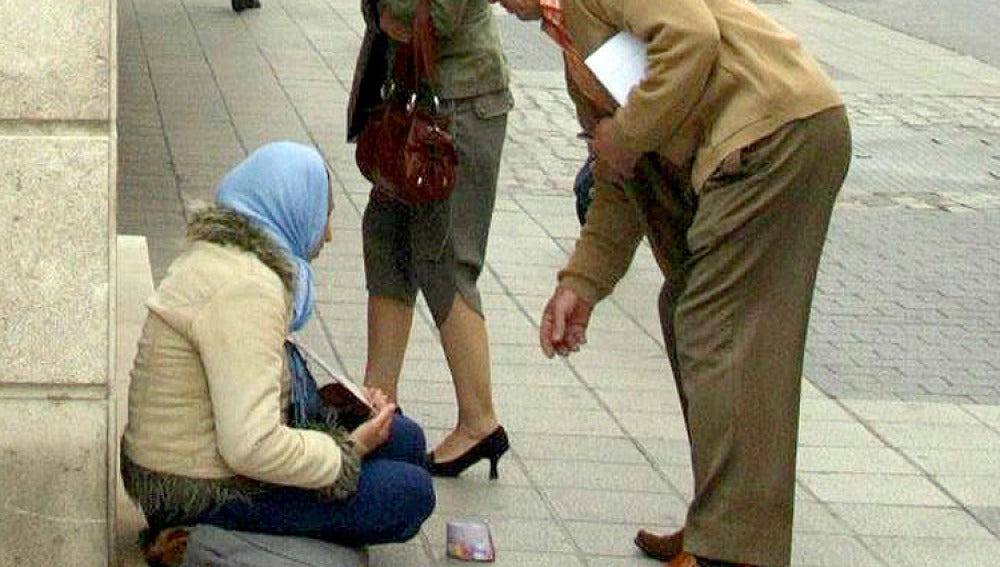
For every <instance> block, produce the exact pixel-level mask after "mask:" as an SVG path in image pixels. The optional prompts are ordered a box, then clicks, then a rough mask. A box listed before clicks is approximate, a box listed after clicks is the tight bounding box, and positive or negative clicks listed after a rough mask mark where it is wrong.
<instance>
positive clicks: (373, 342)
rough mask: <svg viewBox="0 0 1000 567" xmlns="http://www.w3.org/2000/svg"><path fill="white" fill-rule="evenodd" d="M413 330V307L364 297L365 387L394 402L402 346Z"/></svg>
mask: <svg viewBox="0 0 1000 567" xmlns="http://www.w3.org/2000/svg"><path fill="white" fill-rule="evenodd" d="M412 326H413V306H412V305H408V304H406V303H404V302H402V301H400V300H398V299H394V298H392V297H379V296H369V297H368V361H367V363H366V366H365V386H368V387H369V388H378V389H380V390H382V392H384V393H385V395H386V396H388V397H389V399H390V400H392V401H393V402H395V401H396V400H397V399H398V396H397V393H398V392H397V388H398V386H399V376H400V374H401V373H402V371H403V359H404V357H405V356H406V345H407V343H408V342H409V340H410V329H411V327H412Z"/></svg>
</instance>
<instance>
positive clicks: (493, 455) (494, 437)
mask: <svg viewBox="0 0 1000 567" xmlns="http://www.w3.org/2000/svg"><path fill="white" fill-rule="evenodd" d="M509 448H510V441H509V440H508V438H507V432H506V431H504V428H503V426H502V425H497V426H496V427H495V428H494V429H493V430H491V431H490V432H488V433H487V434H486V435H485V436H475V435H471V434H469V433H467V432H465V431H464V430H463V429H461V428H459V429H456V430H455V431H452V432H451V433H450V434H449V435H448V437H445V439H444V441H442V442H441V443H440V444H439V445H438V446H437V447H435V448H434V450H433V451H431V452H430V453H428V454H427V468H428V469H429V470H430V472H431V474H432V475H435V476H451V477H455V476H458V475H460V474H462V472H464V471H465V469H467V468H469V467H471V466H472V465H474V464H476V463H478V462H479V461H481V460H483V459H488V460H489V461H490V479H491V480H493V479H496V478H499V471H498V470H497V463H498V462H499V461H500V457H502V456H503V454H504V453H506V452H507V449H509Z"/></svg>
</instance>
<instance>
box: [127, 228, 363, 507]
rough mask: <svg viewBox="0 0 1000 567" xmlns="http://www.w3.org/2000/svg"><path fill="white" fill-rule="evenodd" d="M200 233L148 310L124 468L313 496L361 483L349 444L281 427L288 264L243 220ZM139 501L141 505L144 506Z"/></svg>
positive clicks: (286, 383)
mask: <svg viewBox="0 0 1000 567" xmlns="http://www.w3.org/2000/svg"><path fill="white" fill-rule="evenodd" d="M199 223H201V225H200V226H199ZM192 226H193V228H192V229H191V230H193V231H194V232H195V233H198V234H200V235H201V236H204V237H205V239H202V240H198V241H196V242H194V243H193V244H192V245H191V247H190V249H189V250H188V251H187V252H186V253H185V254H184V255H182V256H181V257H179V258H178V259H177V260H176V261H175V262H174V263H173V264H172V265H171V266H170V269H169V273H168V274H167V276H166V278H164V280H163V281H162V283H161V284H160V286H159V287H158V289H157V291H156V293H155V294H154V296H153V297H152V298H150V299H149V300H148V301H147V304H146V305H147V307H148V309H149V315H148V317H147V320H146V323H145V326H144V328H143V332H142V337H141V339H140V342H139V349H138V354H137V356H136V359H135V364H134V368H133V370H132V373H131V385H130V388H129V412H128V425H127V426H126V428H125V434H124V438H123V446H122V450H123V455H124V456H125V458H126V461H131V463H134V464H135V465H138V466H139V467H141V469H144V470H145V472H151V473H154V474H157V475H161V476H163V477H165V478H169V477H181V478H187V479H231V478H234V477H241V478H248V479H253V480H256V481H261V482H263V483H269V484H278V485H290V486H297V487H301V488H307V489H330V487H332V486H334V485H335V483H338V481H339V482H341V483H343V482H345V480H346V481H347V482H348V483H349V482H351V481H353V482H354V483H356V481H357V467H358V459H357V456H356V455H355V454H354V453H353V451H352V450H350V449H349V448H348V446H347V445H348V444H346V443H344V441H343V438H340V439H339V443H338V439H336V438H335V437H337V436H336V435H334V434H330V433H328V432H325V431H314V430H300V429H292V428H289V427H288V426H286V425H285V423H284V421H283V418H284V412H283V410H284V408H285V407H286V406H287V404H288V401H289V391H290V374H289V372H288V368H287V363H286V358H285V352H284V347H283V344H284V339H285V336H286V332H287V329H288V325H289V318H290V301H291V299H290V294H289V292H288V284H289V282H290V281H291V275H290V271H289V272H283V270H285V269H286V268H287V266H283V265H282V263H281V262H280V260H276V258H279V257H280V252H278V251H276V250H275V249H271V250H268V249H267V248H268V242H269V241H267V239H266V237H264V236H263V235H262V234H261V233H259V232H257V231H254V230H253V229H251V228H250V227H249V226H247V225H246V223H245V221H243V220H242V217H239V215H235V214H234V213H228V212H225V211H221V212H220V211H216V213H214V216H212V217H210V218H209V219H208V220H207V221H206V220H205V219H204V218H202V219H201V220H199V221H196V222H195V223H194V224H193V225H192ZM213 240H214V241H213ZM228 241H233V242H238V243H241V245H242V246H244V247H247V244H246V243H247V242H250V243H251V245H250V246H249V247H250V248H263V250H259V249H258V250H253V251H251V250H247V249H245V248H240V247H239V246H237V245H228V244H225V243H226V242H228ZM262 258H264V259H265V260H270V261H271V263H272V264H277V267H278V271H276V270H275V265H270V266H269V265H268V264H266V263H265V262H264V261H262ZM345 468H346V469H348V470H347V471H346V472H345ZM132 488H133V490H132V491H130V493H132V492H139V493H142V492H144V491H145V492H151V491H155V490H154V489H157V490H158V489H159V488H157V487H153V488H150V487H148V486H142V485H140V484H138V483H137V484H136V486H133V487H132ZM349 488H350V490H353V486H351V487H349ZM133 496H136V497H138V498H139V500H140V501H142V496H143V495H142V494H138V495H135V494H133ZM165 506H166V507H168V508H169V504H166V505H165ZM196 511H197V510H194V511H190V510H189V512H196Z"/></svg>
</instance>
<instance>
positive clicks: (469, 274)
mask: <svg viewBox="0 0 1000 567" xmlns="http://www.w3.org/2000/svg"><path fill="white" fill-rule="evenodd" d="M417 1H418V0H363V1H362V10H363V12H364V15H365V21H366V23H367V30H366V33H365V38H364V41H363V45H362V48H361V52H360V54H359V57H358V65H357V69H356V71H355V79H354V88H353V90H352V92H351V104H350V109H349V111H348V114H349V116H348V122H349V123H348V140H349V141H354V140H356V139H357V136H358V134H359V133H360V132H361V130H362V128H363V127H364V119H365V114H366V111H367V110H368V109H370V108H371V106H373V105H374V104H376V103H377V102H378V101H379V97H380V95H379V91H380V89H381V87H382V85H383V84H384V83H385V81H386V80H387V79H388V72H387V69H392V68H393V61H394V57H395V54H396V52H397V48H398V46H399V45H400V44H401V43H402V42H405V41H407V40H408V36H409V31H410V29H411V26H412V20H413V13H414V11H415V6H416V4H417ZM430 11H431V19H432V22H433V25H434V32H435V37H436V39H437V72H438V78H439V84H438V85H437V88H438V93H439V94H440V96H441V98H442V99H443V104H444V106H445V108H451V109H453V111H452V121H451V130H452V134H453V135H454V137H455V145H456V149H457V151H458V168H457V173H456V179H455V190H454V192H453V193H452V195H451V197H450V198H448V199H446V200H442V201H437V202H433V203H430V204H427V205H418V206H410V205H405V204H402V203H400V202H397V201H393V200H391V199H388V198H385V197H382V196H380V195H379V192H378V191H374V192H373V193H372V196H371V198H370V199H369V201H368V206H367V207H366V209H365V213H364V221H363V234H364V256H365V277H366V280H367V287H368V362H367V367H366V368H365V385H367V386H369V387H374V388H378V389H380V390H382V391H383V392H385V393H386V394H387V395H388V396H389V398H390V399H391V400H395V399H396V394H397V389H396V387H397V383H398V381H399V376H400V373H401V371H402V366H403V359H404V356H405V354H406V345H407V343H408V341H409V336H410V328H411V326H412V323H413V309H414V303H415V301H416V296H417V292H418V291H420V292H422V293H423V296H424V298H425V300H426V301H427V305H428V307H429V308H430V310H431V313H432V315H433V317H434V322H435V324H436V325H437V328H438V331H439V333H440V337H441V346H442V348H443V349H444V354H445V358H446V359H447V361H448V367H449V369H450V370H451V375H452V381H453V383H454V385H455V396H456V398H457V400H458V423H457V424H456V426H455V429H454V430H453V431H452V432H451V433H450V434H449V435H448V436H447V437H446V438H445V439H444V440H443V441H442V442H441V443H440V444H439V445H438V446H437V447H436V448H435V449H434V450H433V451H432V452H431V453H430V455H429V466H430V470H431V473H432V474H436V475H441V476H457V475H459V474H460V473H461V472H462V471H464V470H465V469H466V468H468V467H469V466H470V465H472V464H474V463H476V462H478V461H479V460H481V459H488V460H489V461H490V463H491V469H490V476H491V478H495V477H496V473H497V469H496V463H497V460H499V458H500V456H501V455H502V454H503V453H504V452H505V451H506V450H507V448H508V442H507V436H506V433H505V432H504V430H503V427H501V426H500V424H499V422H498V420H497V417H496V414H495V412H494V409H493V399H492V392H491V389H490V353H489V343H488V337H487V332H486V322H485V318H484V315H483V308H482V302H481V299H480V295H479V290H478V288H477V287H476V281H477V280H478V279H479V275H480V273H481V272H482V268H483V260H484V257H485V254H486V242H487V237H488V234H489V229H490V220H491V217H492V214H493V205H494V201H495V198H496V185H497V174H498V171H499V168H500V152H501V149H502V147H503V141H504V137H505V136H506V130H507V113H508V112H509V111H510V109H511V107H512V106H513V99H512V97H511V95H510V91H509V90H508V88H507V87H508V72H507V64H506V59H505V58H504V55H503V51H502V47H501V44H500V36H499V33H498V31H497V28H496V23H495V21H494V18H493V13H492V10H491V6H490V4H489V3H488V2H487V1H486V0H430Z"/></svg>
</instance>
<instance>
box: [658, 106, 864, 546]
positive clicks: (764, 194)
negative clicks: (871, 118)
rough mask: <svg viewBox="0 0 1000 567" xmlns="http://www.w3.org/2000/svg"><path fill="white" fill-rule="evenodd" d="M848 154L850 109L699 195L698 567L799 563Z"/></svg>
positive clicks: (686, 376)
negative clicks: (800, 440)
mask: <svg viewBox="0 0 1000 567" xmlns="http://www.w3.org/2000/svg"><path fill="white" fill-rule="evenodd" d="M849 159H850V134H849V131H848V128H847V122H846V116H845V114H844V111H843V109H842V108H838V109H834V110H830V111H826V112H822V113H819V114H817V115H815V116H813V117H810V118H807V119H804V120H799V121H795V122H792V123H790V124H788V125H786V126H785V127H783V128H782V129H780V130H778V131H777V132H776V133H774V134H772V135H771V136H768V137H767V138H765V139H763V140H760V141H758V142H757V143H755V144H753V145H752V146H751V147H750V148H747V149H746V150H744V151H743V152H742V155H741V159H740V160H739V162H740V163H739V164H738V165H735V166H733V167H734V168H735V169H734V170H732V171H729V170H727V171H719V172H716V174H715V175H713V176H712V178H711V179H710V180H709V181H708V182H707V183H706V184H705V186H704V188H703V189H702V191H701V193H700V195H699V202H698V208H697V212H696V215H695V219H694V223H693V224H692V227H691V229H690V231H689V233H688V242H689V244H690V247H691V252H692V255H693V256H692V258H693V260H692V262H693V263H692V270H691V273H690V276H689V278H688V281H687V285H686V288H685V290H684V292H683V293H682V294H681V297H680V298H679V300H678V305H677V309H676V312H675V316H674V325H675V330H676V339H677V350H678V354H679V361H680V364H681V369H680V370H681V386H682V388H683V390H684V395H685V397H686V399H687V403H688V427H689V435H690V437H691V441H692V466H693V471H694V489H695V490H694V492H695V493H694V499H693V501H692V502H691V505H690V508H689V510H688V515H687V520H686V523H685V529H684V530H685V531H684V549H685V551H686V552H687V553H689V554H691V556H694V557H696V558H697V561H698V564H699V565H700V566H714V565H725V564H726V563H723V562H732V563H735V564H751V565H788V564H789V561H790V554H791V538H792V517H793V503H794V494H795V452H796V442H797V435H798V414H799V395H800V388H801V378H802V361H803V356H804V350H805V338H806V330H807V326H808V319H809V308H810V304H811V301H812V292H813V287H814V283H815V277H816V271H817V268H818V264H819V258H820V254H821V251H822V248H823V243H824V241H825V238H826V233H827V228H828V225H829V219H830V213H831V211H832V209H833V204H834V201H835V199H836V195H837V192H838V191H839V189H840V186H841V184H842V182H843V178H844V175H845V173H846V170H847V164H848V162H849ZM682 559H683V558H682ZM686 561H688V563H687V564H688V565H690V564H691V563H690V557H689V558H687V559H686ZM677 564H681V563H677Z"/></svg>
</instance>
